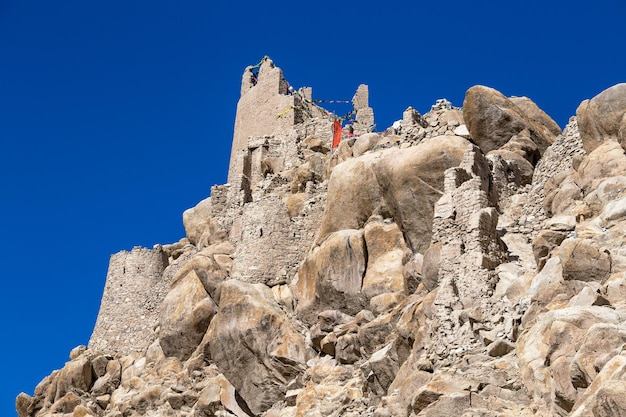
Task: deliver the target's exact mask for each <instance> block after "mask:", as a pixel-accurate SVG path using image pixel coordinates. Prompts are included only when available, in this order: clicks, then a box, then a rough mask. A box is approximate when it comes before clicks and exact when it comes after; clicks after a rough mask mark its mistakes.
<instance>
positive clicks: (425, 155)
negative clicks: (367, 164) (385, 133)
mask: <svg viewBox="0 0 626 417" xmlns="http://www.w3.org/2000/svg"><path fill="white" fill-rule="evenodd" d="M470 146H471V145H470V143H469V141H467V140H466V139H464V138H462V137H460V136H437V137H434V138H432V139H430V140H427V141H425V142H422V143H420V144H419V145H417V146H413V147H410V148H407V149H390V150H389V151H388V152H385V153H384V154H383V155H381V156H382V158H381V159H380V162H379V163H378V164H376V165H375V166H374V170H375V172H376V178H377V180H378V183H379V185H380V187H381V191H382V194H383V198H384V201H385V203H386V207H388V209H389V211H390V214H391V215H392V217H393V219H394V220H395V221H396V223H398V226H400V229H401V230H402V232H403V234H404V236H405V240H406V242H407V244H408V246H409V248H410V249H411V250H413V252H423V251H424V250H425V249H426V248H427V247H428V246H429V245H430V238H431V235H432V223H433V216H434V205H435V203H436V202H437V201H438V200H439V199H440V198H441V195H442V192H443V189H444V173H445V171H446V170H447V169H448V168H453V167H458V166H459V165H460V164H461V161H462V160H463V155H464V154H465V152H466V151H467V150H468V149H469V148H470Z"/></svg>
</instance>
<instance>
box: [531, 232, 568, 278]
mask: <svg viewBox="0 0 626 417" xmlns="http://www.w3.org/2000/svg"><path fill="white" fill-rule="evenodd" d="M566 237H567V235H566V234H565V233H562V232H556V231H553V230H542V231H540V232H539V234H538V235H537V236H536V237H535V238H534V239H533V241H532V246H533V255H534V257H535V262H537V270H538V271H541V269H542V268H543V266H544V265H545V264H546V262H547V261H548V259H549V258H550V252H552V249H554V248H556V247H558V246H559V245H560V244H561V242H563V240H565V238H566Z"/></svg>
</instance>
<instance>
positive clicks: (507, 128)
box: [463, 85, 558, 154]
mask: <svg viewBox="0 0 626 417" xmlns="http://www.w3.org/2000/svg"><path fill="white" fill-rule="evenodd" d="M515 101H517V103H518V104H519V105H517V104H515ZM463 119H464V120H465V124H466V125H467V128H468V129H469V132H470V135H471V137H472V139H473V140H474V142H475V143H476V144H477V145H478V146H479V147H480V149H481V150H482V151H483V152H484V153H488V152H490V151H493V150H496V149H498V148H500V147H502V146H503V145H504V144H506V143H507V142H508V141H509V140H510V139H511V138H512V137H513V136H515V135H517V134H519V133H520V132H521V131H523V130H524V129H528V132H529V133H530V137H531V139H532V140H533V142H535V144H536V145H537V147H538V149H539V152H540V153H541V154H543V152H544V151H545V150H546V148H547V147H548V146H550V144H552V142H554V139H555V138H556V136H557V135H558V133H556V134H555V133H554V132H556V129H555V126H554V125H556V123H554V121H552V120H551V119H550V118H549V117H548V116H547V115H546V114H545V113H544V112H543V111H541V110H540V109H539V108H538V107H537V106H536V105H535V104H534V103H533V102H532V101H531V100H529V99H527V98H521V99H519V98H518V99H516V100H514V99H507V98H506V97H505V96H504V95H503V94H502V93H500V92H499V91H497V90H494V89H493V88H489V87H485V86H481V85H476V86H474V87H471V88H470V89H469V90H467V92H466V93H465V100H464V101H463ZM553 131H554V132H553Z"/></svg>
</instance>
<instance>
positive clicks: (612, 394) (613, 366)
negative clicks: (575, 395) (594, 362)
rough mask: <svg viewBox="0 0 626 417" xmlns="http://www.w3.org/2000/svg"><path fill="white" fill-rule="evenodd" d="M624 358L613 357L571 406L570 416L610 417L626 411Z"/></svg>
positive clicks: (625, 360)
mask: <svg viewBox="0 0 626 417" xmlns="http://www.w3.org/2000/svg"><path fill="white" fill-rule="evenodd" d="M624 392H626V358H625V357H624V356H621V355H618V356H615V357H613V358H612V359H611V360H610V361H609V362H608V363H607V364H606V365H605V366H604V367H603V368H602V370H601V371H600V373H599V374H598V375H597V377H596V378H595V379H594V381H593V382H592V384H591V385H590V386H589V388H587V390H585V391H584V392H583V393H582V394H581V395H580V396H579V399H578V401H577V402H576V404H574V407H573V408H572V414H571V415H572V417H612V416H622V415H625V413H626V397H625V396H624Z"/></svg>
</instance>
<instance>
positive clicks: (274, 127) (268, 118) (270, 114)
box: [228, 57, 302, 183]
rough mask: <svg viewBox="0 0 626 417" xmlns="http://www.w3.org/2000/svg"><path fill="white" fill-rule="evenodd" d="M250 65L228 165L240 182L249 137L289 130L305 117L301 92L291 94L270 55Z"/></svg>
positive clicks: (238, 108)
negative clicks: (256, 65) (257, 65)
mask: <svg viewBox="0 0 626 417" xmlns="http://www.w3.org/2000/svg"><path fill="white" fill-rule="evenodd" d="M254 70H255V67H247V68H246V70H245V71H244V73H243V79H242V82H241V96H240V98H239V102H238V103H237V115H236V117H235V130H234V134H233V145H232V149H231V153H230V164H229V167H228V182H229V183H232V182H233V181H235V182H237V181H238V179H239V177H240V176H241V175H242V174H243V166H244V154H245V152H247V150H248V137H250V136H257V137H259V136H269V135H275V134H278V133H284V132H286V131H289V130H290V129H291V128H293V126H295V125H296V124H298V123H300V122H301V121H302V110H301V103H300V102H301V100H300V96H299V95H295V94H290V91H289V90H290V89H289V84H288V83H287V81H286V80H285V78H284V77H283V72H282V70H281V69H280V68H278V67H276V66H275V65H274V62H273V61H272V60H271V59H269V58H268V57H265V58H263V60H262V63H261V65H260V67H259V69H258V73H257V74H255V73H254Z"/></svg>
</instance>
